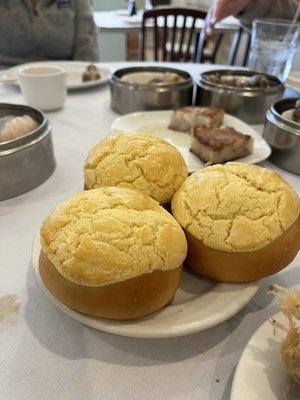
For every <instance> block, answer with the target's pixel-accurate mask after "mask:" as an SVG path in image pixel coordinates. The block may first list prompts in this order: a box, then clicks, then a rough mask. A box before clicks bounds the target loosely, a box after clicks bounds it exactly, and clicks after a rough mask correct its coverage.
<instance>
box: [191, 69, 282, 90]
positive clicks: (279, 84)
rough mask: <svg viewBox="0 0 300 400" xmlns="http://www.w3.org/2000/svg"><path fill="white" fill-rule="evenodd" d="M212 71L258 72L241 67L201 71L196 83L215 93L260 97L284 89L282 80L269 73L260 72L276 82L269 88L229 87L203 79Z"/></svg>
mask: <svg viewBox="0 0 300 400" xmlns="http://www.w3.org/2000/svg"><path fill="white" fill-rule="evenodd" d="M213 73H220V74H225V73H230V74H231V75H246V76H252V75H254V74H258V72H256V71H249V70H243V69H235V70H231V69H216V70H209V71H205V72H202V73H201V74H200V76H199V78H198V79H197V82H196V84H197V85H199V86H200V87H202V88H203V89H207V90H210V91H213V92H217V93H220V94H222V93H228V94H235V95H236V96H243V97H261V96H268V95H270V94H274V93H278V92H280V91H281V90H283V89H284V84H283V82H281V81H280V79H278V78H277V77H276V76H273V75H269V74H260V75H264V76H265V77H267V78H268V80H272V81H274V82H275V83H276V85H274V86H272V87H269V88H236V87H229V86H224V85H221V84H216V83H212V82H209V81H207V80H206V79H205V76H206V75H209V74H213Z"/></svg>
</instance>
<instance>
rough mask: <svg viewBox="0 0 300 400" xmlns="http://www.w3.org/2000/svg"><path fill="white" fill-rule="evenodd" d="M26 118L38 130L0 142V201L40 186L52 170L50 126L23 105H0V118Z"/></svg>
mask: <svg viewBox="0 0 300 400" xmlns="http://www.w3.org/2000/svg"><path fill="white" fill-rule="evenodd" d="M8 115H9V116H11V115H12V116H24V115H28V116H30V117H31V118H33V119H34V120H35V121H37V122H38V127H37V128H36V129H35V130H33V131H31V132H29V133H28V134H26V135H24V136H21V137H19V138H16V139H12V140H7V141H5V142H0V200H5V199H9V198H11V197H14V196H18V195H20V194H22V193H24V192H27V191H28V190H31V189H33V188H35V187H36V186H38V185H40V184H41V183H42V182H44V181H45V180H46V179H48V178H49V177H50V175H51V174H52V173H53V171H54V169H55V160H54V154H53V145H52V137H51V127H50V125H49V122H48V120H47V118H46V117H45V115H44V114H43V113H41V112H40V111H38V110H36V109H34V108H32V107H27V106H23V105H15V104H0V118H2V117H6V116H8Z"/></svg>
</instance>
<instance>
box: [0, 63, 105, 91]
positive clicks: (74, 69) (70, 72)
mask: <svg viewBox="0 0 300 400" xmlns="http://www.w3.org/2000/svg"><path fill="white" fill-rule="evenodd" d="M45 64H46V65H55V66H58V67H60V68H62V69H64V70H65V71H66V74H67V78H66V85H67V89H68V90H74V89H86V88H89V87H95V86H99V85H103V84H104V83H106V82H107V81H108V79H109V77H110V70H109V69H108V68H106V67H102V66H101V65H100V64H98V63H94V65H96V66H97V67H98V69H99V73H100V79H97V80H94V81H87V82H83V81H82V74H83V72H84V71H85V69H86V67H87V66H88V65H90V64H91V63H89V62H84V61H39V62H33V63H27V64H22V65H17V66H15V67H12V68H10V69H9V70H6V71H5V76H9V77H10V78H13V77H16V76H17V75H18V71H19V69H20V68H23V67H25V66H26V67H27V66H28V67H32V66H41V65H45ZM15 84H16V85H19V82H18V81H16V82H15Z"/></svg>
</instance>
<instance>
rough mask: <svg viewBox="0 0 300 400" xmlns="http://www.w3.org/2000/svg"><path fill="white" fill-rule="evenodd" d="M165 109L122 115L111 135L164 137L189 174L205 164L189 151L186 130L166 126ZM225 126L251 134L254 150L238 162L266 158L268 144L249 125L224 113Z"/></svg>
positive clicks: (188, 137)
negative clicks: (179, 153)
mask: <svg viewBox="0 0 300 400" xmlns="http://www.w3.org/2000/svg"><path fill="white" fill-rule="evenodd" d="M171 112H172V111H170V110H168V111H147V112H137V113H133V114H127V115H123V116H122V117H119V118H117V119H116V120H115V121H114V122H113V124H112V127H111V131H112V134H113V135H116V134H118V133H120V132H131V133H135V132H144V133H149V134H151V135H153V136H156V137H160V138H162V139H165V140H166V141H167V142H169V143H171V144H172V145H173V146H175V147H176V148H177V149H178V150H179V151H180V152H181V154H182V155H183V157H184V159H185V162H186V164H187V166H188V171H189V173H193V172H195V171H197V170H198V169H200V168H202V167H203V166H204V163H203V162H202V161H201V160H200V159H199V158H198V157H196V156H195V155H194V154H192V153H191V152H190V147H191V136H190V135H189V134H188V133H183V132H178V131H174V130H171V129H168V125H169V121H170V116H171ZM224 125H226V126H231V127H233V128H234V129H236V130H237V131H239V132H241V133H245V134H247V135H250V136H252V137H253V139H254V147H253V153H252V154H249V155H248V156H247V157H243V158H240V159H239V160H238V161H240V162H244V163H248V164H256V163H258V162H261V161H263V160H265V159H266V158H268V157H269V155H270V154H271V148H270V146H269V145H268V143H267V142H266V141H265V140H264V139H263V138H262V137H261V136H260V135H259V133H257V132H256V131H255V130H254V129H253V128H252V127H251V126H250V125H247V124H246V123H245V122H243V121H241V120H240V119H238V118H236V117H233V116H231V115H228V114H226V115H225V117H224Z"/></svg>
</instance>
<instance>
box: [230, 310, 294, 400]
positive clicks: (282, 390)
mask: <svg viewBox="0 0 300 400" xmlns="http://www.w3.org/2000/svg"><path fill="white" fill-rule="evenodd" d="M272 318H274V319H275V320H276V321H278V322H281V323H284V324H286V325H287V319H286V318H285V317H284V315H283V314H282V313H281V312H279V313H277V314H276V315H274V316H273V317H272ZM283 339H284V333H283V332H282V331H281V330H279V329H278V328H277V329H275V330H274V328H273V325H272V324H271V321H270V320H267V321H265V322H264V323H263V324H262V325H261V326H260V327H259V328H258V329H257V330H256V332H255V333H254V334H253V336H252V337H251V339H250V340H249V342H248V343H247V345H246V347H245V349H244V351H243V353H242V355H241V358H240V360H239V363H238V365H237V367H236V371H235V375H234V379H233V383H232V389H231V396H230V400H241V399H243V400H260V399H266V400H299V399H300V386H299V385H297V384H296V383H295V382H294V381H293V379H292V378H291V377H290V375H289V373H288V371H287V368H286V366H285V365H284V362H283V361H282V359H281V353H280V351H281V342H282V340H283Z"/></svg>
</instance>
